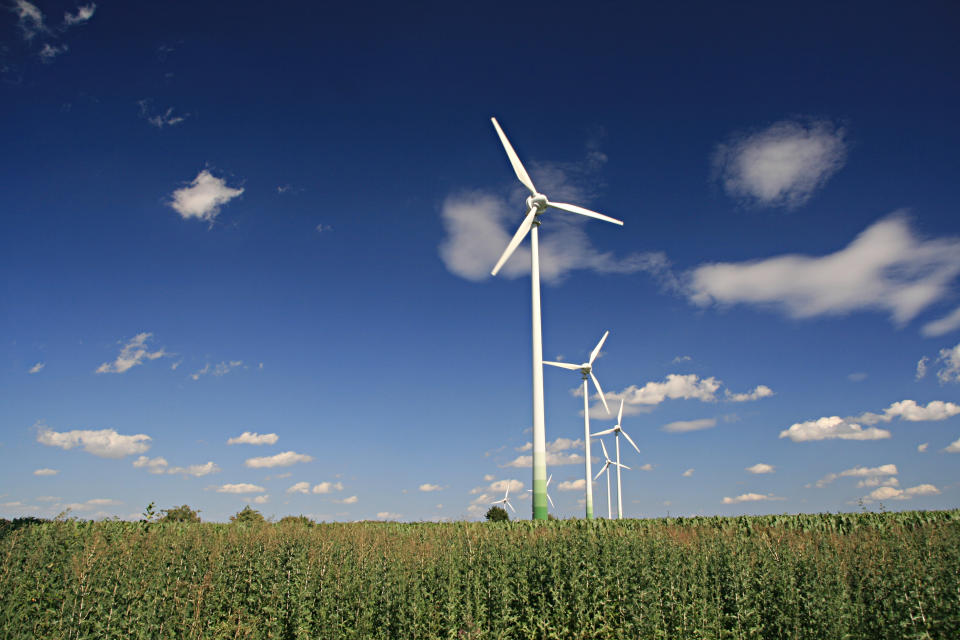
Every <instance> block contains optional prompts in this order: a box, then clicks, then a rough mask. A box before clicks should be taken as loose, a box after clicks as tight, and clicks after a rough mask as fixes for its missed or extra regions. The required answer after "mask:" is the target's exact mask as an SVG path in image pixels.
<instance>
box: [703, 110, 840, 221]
mask: <svg viewBox="0 0 960 640" xmlns="http://www.w3.org/2000/svg"><path fill="white" fill-rule="evenodd" d="M845 159H846V144H845V142H844V131H843V129H841V128H839V127H837V126H836V125H834V124H832V123H830V122H825V121H808V122H801V121H782V122H777V123H775V124H773V125H772V126H770V127H769V128H767V129H765V130H763V131H759V132H757V133H753V134H746V135H745V134H737V135H735V136H733V137H732V138H731V139H730V140H729V141H728V142H726V143H724V144H720V145H718V146H717V148H716V150H715V152H714V157H713V164H714V171H715V173H716V175H717V176H718V177H719V179H720V181H721V182H722V184H723V187H724V189H725V190H726V191H727V193H728V194H730V195H731V196H734V197H735V198H739V199H741V200H743V201H744V202H746V203H748V204H756V205H762V206H768V207H780V206H782V207H787V208H795V207H798V206H800V205H802V204H803V203H804V202H806V201H807V200H808V199H809V198H810V196H811V195H813V192H814V191H816V190H817V189H818V188H819V187H821V186H822V185H823V184H824V183H825V182H826V181H827V180H828V179H829V178H830V177H831V176H832V175H833V174H835V173H836V172H837V171H839V170H840V168H841V167H843V164H844V161H845Z"/></svg>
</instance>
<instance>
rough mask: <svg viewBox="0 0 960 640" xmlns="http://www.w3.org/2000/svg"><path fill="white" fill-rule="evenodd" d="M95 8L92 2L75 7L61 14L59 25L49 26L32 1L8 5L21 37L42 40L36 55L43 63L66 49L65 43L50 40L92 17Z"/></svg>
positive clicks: (15, 1) (30, 40)
mask: <svg viewBox="0 0 960 640" xmlns="http://www.w3.org/2000/svg"><path fill="white" fill-rule="evenodd" d="M96 9H97V5H96V4H93V3H90V4H88V5H83V6H80V7H77V11H76V13H70V12H69V11H67V12H65V13H64V14H63V22H61V23H60V25H59V26H57V27H50V26H49V25H48V24H47V22H46V18H45V17H44V15H43V12H42V11H41V10H40V9H39V7H37V5H35V4H33V3H32V2H28V1H27V0H13V4H12V5H10V10H11V11H13V13H15V14H16V16H17V28H18V29H19V30H20V34H21V35H22V36H23V39H24V40H26V41H27V42H32V41H33V39H34V38H36V37H37V36H40V38H39V39H40V40H43V41H44V42H43V46H42V47H41V48H40V51H39V52H38V54H37V55H39V57H40V60H41V61H43V62H45V63H49V62H52V61H53V59H54V58H55V57H57V56H58V55H60V54H61V53H64V52H65V51H67V49H68V47H67V45H66V44H60V45H57V44H51V40H55V39H56V38H59V37H60V36H61V35H63V34H64V33H65V32H66V31H67V30H68V29H70V28H71V27H75V26H78V25H82V24H85V23H86V22H87V21H89V20H90V18H92V17H93V14H94V12H95V11H96Z"/></svg>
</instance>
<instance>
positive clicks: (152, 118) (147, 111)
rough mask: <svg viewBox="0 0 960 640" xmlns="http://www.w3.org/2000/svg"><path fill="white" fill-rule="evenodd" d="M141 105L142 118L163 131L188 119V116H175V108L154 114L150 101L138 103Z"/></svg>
mask: <svg viewBox="0 0 960 640" xmlns="http://www.w3.org/2000/svg"><path fill="white" fill-rule="evenodd" d="M137 104H138V105H140V117H141V118H143V119H144V120H146V121H147V122H148V123H150V124H151V125H152V126H154V127H156V128H157V129H163V128H164V127H172V126H174V125H178V124H180V123H181V122H183V121H184V120H186V119H187V115H189V114H187V115H182V116H178V115H174V113H173V107H169V108H168V109H167V110H166V111H163V112H154V111H153V110H151V108H150V101H149V100H140V101H139V102H137Z"/></svg>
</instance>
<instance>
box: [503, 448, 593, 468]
mask: <svg viewBox="0 0 960 640" xmlns="http://www.w3.org/2000/svg"><path fill="white" fill-rule="evenodd" d="M583 463H584V457H583V456H582V455H580V454H579V453H551V452H549V451H548V452H547V466H550V467H554V466H560V465H565V464H583ZM500 466H502V467H517V468H524V467H532V466H533V456H517V457H516V458H514V459H513V460H511V461H510V462H508V463H506V464H504V465H500Z"/></svg>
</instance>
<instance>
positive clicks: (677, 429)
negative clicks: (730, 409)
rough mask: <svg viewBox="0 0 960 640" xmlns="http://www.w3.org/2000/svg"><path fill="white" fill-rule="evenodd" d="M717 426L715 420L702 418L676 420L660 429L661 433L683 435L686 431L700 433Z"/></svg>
mask: <svg viewBox="0 0 960 640" xmlns="http://www.w3.org/2000/svg"><path fill="white" fill-rule="evenodd" d="M715 426H717V419H716V418H702V419H700V420H677V421H676V422H671V423H670V424H665V425H663V426H662V427H660V430H661V431H666V432H667V433H685V432H687V431H700V430H702V429H712V428H713V427H715Z"/></svg>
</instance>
